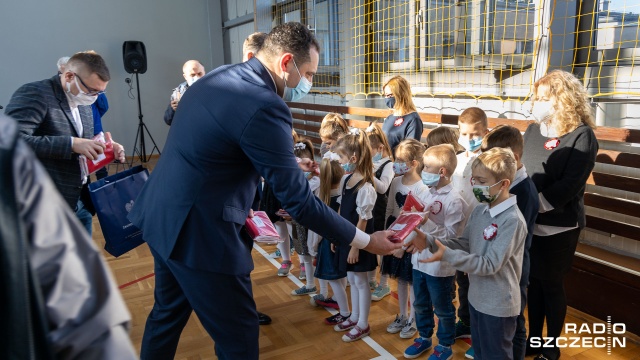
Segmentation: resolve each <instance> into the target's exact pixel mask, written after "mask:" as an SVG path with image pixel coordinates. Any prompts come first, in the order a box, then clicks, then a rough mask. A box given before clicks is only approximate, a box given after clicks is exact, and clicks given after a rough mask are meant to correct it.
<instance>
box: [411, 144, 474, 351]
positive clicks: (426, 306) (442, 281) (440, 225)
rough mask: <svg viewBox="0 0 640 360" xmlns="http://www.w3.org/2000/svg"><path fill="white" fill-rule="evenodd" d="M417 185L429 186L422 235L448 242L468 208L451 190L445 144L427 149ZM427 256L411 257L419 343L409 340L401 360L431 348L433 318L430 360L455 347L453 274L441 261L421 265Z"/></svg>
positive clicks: (450, 155)
mask: <svg viewBox="0 0 640 360" xmlns="http://www.w3.org/2000/svg"><path fill="white" fill-rule="evenodd" d="M423 161H424V169H423V170H422V173H421V176H422V182H423V183H424V184H425V185H427V186H429V187H430V188H429V191H425V192H423V193H422V194H421V195H420V196H419V198H420V200H421V201H422V202H423V203H424V204H425V206H426V209H427V211H428V217H427V220H426V222H425V224H424V225H422V227H421V229H422V231H423V232H424V234H425V236H426V238H427V239H430V240H431V241H433V240H434V239H449V238H452V237H456V236H457V235H458V234H459V233H460V232H461V230H462V229H461V225H462V223H463V220H464V213H465V210H466V207H467V204H466V203H465V202H464V200H463V199H462V197H461V196H460V194H459V193H458V192H457V191H455V190H453V186H452V185H451V175H452V174H453V172H454V170H455V168H456V163H457V160H456V153H455V150H454V148H453V146H451V145H449V144H445V145H436V146H431V147H429V148H428V149H427V150H426V151H425V153H424V155H423ZM431 256H432V253H431V252H430V251H429V250H428V249H425V250H423V251H422V252H419V253H418V252H416V253H414V254H413V256H412V259H411V262H412V264H413V291H414V294H415V301H414V303H413V306H414V308H415V317H416V326H417V328H418V331H419V333H420V337H418V338H416V339H415V340H414V344H413V345H411V346H409V347H408V348H407V350H406V351H405V353H404V356H405V358H408V359H414V358H416V357H418V356H420V355H421V354H422V353H424V352H426V351H428V350H429V349H430V348H431V345H432V342H431V337H432V336H433V329H434V327H435V319H434V308H435V314H436V315H437V316H438V321H439V322H438V331H437V333H436V336H437V337H438V345H437V346H436V347H435V349H434V351H433V354H431V356H430V357H429V359H433V360H435V359H440V360H446V359H450V358H451V357H452V356H453V353H452V350H451V345H453V343H454V342H455V333H456V331H455V323H456V311H455V308H454V306H453V304H452V303H451V301H452V299H451V292H452V291H453V290H454V289H455V285H454V275H455V274H456V270H455V268H453V266H451V264H449V263H447V262H446V261H436V262H430V263H424V262H420V261H419V260H426V259H428V258H430V257H431Z"/></svg>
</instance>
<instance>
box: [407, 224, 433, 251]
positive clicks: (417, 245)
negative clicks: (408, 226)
mask: <svg viewBox="0 0 640 360" xmlns="http://www.w3.org/2000/svg"><path fill="white" fill-rule="evenodd" d="M413 231H414V232H415V233H416V236H414V237H413V239H412V240H411V241H409V242H408V243H407V244H405V246H406V247H407V252H410V253H412V254H415V253H416V252H421V251H422V250H424V249H426V248H427V245H428V244H427V235H425V233H423V232H422V230H420V229H419V228H415V230H413Z"/></svg>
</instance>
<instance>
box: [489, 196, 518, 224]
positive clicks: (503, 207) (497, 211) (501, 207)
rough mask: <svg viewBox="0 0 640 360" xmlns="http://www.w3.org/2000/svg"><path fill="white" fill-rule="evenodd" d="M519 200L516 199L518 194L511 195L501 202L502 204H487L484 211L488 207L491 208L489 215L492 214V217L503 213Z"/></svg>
mask: <svg viewBox="0 0 640 360" xmlns="http://www.w3.org/2000/svg"><path fill="white" fill-rule="evenodd" d="M516 204H517V201H516V196H515V195H509V198H508V199H507V200H505V201H503V202H501V203H500V204H498V205H496V206H494V207H492V208H489V206H487V207H486V208H485V209H484V211H487V209H488V210H489V215H491V217H492V218H494V217H496V216H498V215H500V214H501V213H503V212H504V211H505V210H507V209H508V208H510V207H511V206H513V205H516Z"/></svg>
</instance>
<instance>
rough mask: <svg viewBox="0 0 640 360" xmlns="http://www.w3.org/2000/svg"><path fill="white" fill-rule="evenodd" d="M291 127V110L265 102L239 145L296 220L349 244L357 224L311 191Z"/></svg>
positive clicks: (329, 237)
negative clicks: (294, 148) (297, 153)
mask: <svg viewBox="0 0 640 360" xmlns="http://www.w3.org/2000/svg"><path fill="white" fill-rule="evenodd" d="M291 126H292V122H291V113H290V112H289V109H288V108H287V107H286V106H284V105H283V104H280V103H270V104H267V105H266V106H264V107H262V108H261V109H260V110H258V111H257V113H256V114H255V115H254V116H253V118H252V119H251V120H250V121H249V122H248V123H247V125H246V127H245V129H244V130H243V133H242V136H241V139H240V146H241V148H242V150H243V151H244V152H245V154H246V155H247V156H248V157H249V159H250V160H251V162H252V163H253V165H254V166H255V168H256V170H258V172H259V173H260V175H262V177H263V178H264V179H265V181H266V182H268V183H269V184H271V186H272V189H273V193H274V195H275V196H276V198H277V199H278V200H279V201H280V202H281V203H282V207H283V208H284V209H285V210H286V211H287V212H288V213H289V214H290V215H291V216H292V217H293V218H294V219H295V220H296V221H297V222H299V223H300V224H301V225H303V226H305V227H308V228H309V229H310V230H312V231H314V232H316V233H318V234H320V235H322V236H324V237H326V238H327V239H330V240H332V239H335V240H336V241H338V242H340V243H341V244H344V245H348V244H350V243H351V241H352V240H353V239H354V236H355V233H356V227H355V226H354V225H353V224H351V223H350V222H348V221H347V220H346V219H344V218H342V217H340V215H338V214H337V213H336V212H335V211H333V210H331V209H330V208H329V207H327V206H326V205H325V204H324V203H323V202H322V201H320V199H318V198H317V197H316V196H314V195H313V193H312V192H311V189H310V188H309V184H308V182H307V180H306V179H305V178H304V175H303V173H302V171H301V170H300V168H299V167H298V164H297V163H296V160H295V156H294V154H293V139H292V137H291Z"/></svg>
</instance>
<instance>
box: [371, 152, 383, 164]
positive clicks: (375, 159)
mask: <svg viewBox="0 0 640 360" xmlns="http://www.w3.org/2000/svg"><path fill="white" fill-rule="evenodd" d="M380 160H382V151H380V152H377V153H376V154H375V155H373V162H376V161H380Z"/></svg>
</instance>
